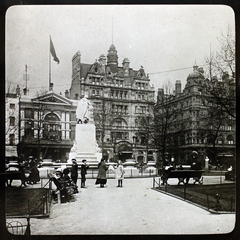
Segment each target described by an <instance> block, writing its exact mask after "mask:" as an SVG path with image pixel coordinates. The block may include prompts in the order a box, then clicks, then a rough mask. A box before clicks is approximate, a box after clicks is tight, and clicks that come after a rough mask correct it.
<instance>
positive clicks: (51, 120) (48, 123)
mask: <svg viewBox="0 0 240 240" xmlns="http://www.w3.org/2000/svg"><path fill="white" fill-rule="evenodd" d="M60 130H61V128H60V119H59V118H58V116H57V115H56V114H54V113H49V114H47V115H46V116H45V119H44V124H43V138H44V139H47V140H60V139H61V132H60Z"/></svg>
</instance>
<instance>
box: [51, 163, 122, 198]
mask: <svg viewBox="0 0 240 240" xmlns="http://www.w3.org/2000/svg"><path fill="white" fill-rule="evenodd" d="M88 168H89V165H88V164H87V160H85V159H84V160H82V164H81V167H80V169H81V170H80V174H81V188H86V185H85V183H86V174H87V169H88ZM112 168H113V170H114V171H115V178H116V179H117V180H118V185H117V187H122V183H123V179H124V173H125V171H124V167H123V164H122V161H121V160H119V161H118V163H117V166H116V167H113V166H112ZM108 169H109V166H107V165H106V161H105V159H101V161H100V162H99V164H98V175H97V179H96V182H95V184H96V185H98V184H100V187H101V188H103V187H104V185H105V184H106V183H107V170H108ZM50 179H51V180H52V181H53V182H54V183H55V185H56V187H57V189H56V191H60V193H61V195H71V194H73V193H78V189H77V188H78V187H77V179H78V164H77V161H76V159H72V167H71V170H69V169H68V168H66V169H64V170H62V169H60V168H59V169H57V170H56V173H55V175H52V176H50Z"/></svg>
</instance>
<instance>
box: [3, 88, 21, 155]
mask: <svg viewBox="0 0 240 240" xmlns="http://www.w3.org/2000/svg"><path fill="white" fill-rule="evenodd" d="M18 89H19V88H18ZM18 89H17V90H18ZM5 99H6V100H5V109H6V111H5V156H6V158H11V157H17V156H18V153H17V145H18V142H19V117H18V116H19V94H17V93H6V98H5Z"/></svg>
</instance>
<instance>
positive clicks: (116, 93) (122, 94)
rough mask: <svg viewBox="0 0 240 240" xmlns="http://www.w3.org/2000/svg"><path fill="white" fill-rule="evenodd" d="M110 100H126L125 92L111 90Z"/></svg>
mask: <svg viewBox="0 0 240 240" xmlns="http://www.w3.org/2000/svg"><path fill="white" fill-rule="evenodd" d="M111 98H117V99H127V91H119V90H111Z"/></svg>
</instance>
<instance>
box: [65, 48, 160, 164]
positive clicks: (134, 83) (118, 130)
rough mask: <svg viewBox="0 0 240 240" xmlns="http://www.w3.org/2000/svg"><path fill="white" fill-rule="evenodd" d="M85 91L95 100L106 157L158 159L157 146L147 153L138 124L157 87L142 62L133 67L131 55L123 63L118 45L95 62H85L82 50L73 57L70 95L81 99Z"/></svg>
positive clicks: (96, 121)
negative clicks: (152, 82)
mask: <svg viewBox="0 0 240 240" xmlns="http://www.w3.org/2000/svg"><path fill="white" fill-rule="evenodd" d="M84 95H88V99H89V100H90V101H91V102H92V103H93V106H94V120H95V124H96V136H97V141H98V145H99V147H100V148H101V149H102V151H103V155H104V157H105V158H108V159H110V161H115V160H116V159H121V160H123V161H125V159H129V158H134V159H135V160H136V161H138V162H139V163H141V162H147V161H149V160H153V161H155V160H156V158H155V150H154V149H148V154H147V152H146V151H147V148H146V143H144V141H142V140H141V138H144V136H140V135H139V133H138V127H137V125H136V122H137V118H138V116H141V115H147V114H149V112H148V110H149V108H150V106H152V105H153V104H154V87H153V86H151V84H150V79H149V77H148V75H147V74H146V73H145V70H144V68H143V67H142V66H141V67H140V69H139V70H133V69H132V68H131V67H130V61H129V59H128V58H124V59H123V61H122V65H121V66H119V65H118V55H117V50H116V48H115V46H114V45H111V46H110V48H109V50H108V54H107V56H105V55H104V54H101V55H100V57H99V59H98V60H96V61H95V62H94V63H92V64H86V63H83V62H82V61H81V53H80V52H79V51H78V52H77V53H76V54H75V55H74V56H73V58H72V83H71V88H70V93H69V97H70V99H75V100H79V99H80V98H81V97H83V96H84ZM147 156H148V157H147ZM147 158H148V159H147Z"/></svg>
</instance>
